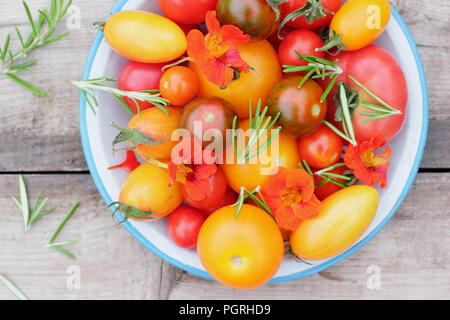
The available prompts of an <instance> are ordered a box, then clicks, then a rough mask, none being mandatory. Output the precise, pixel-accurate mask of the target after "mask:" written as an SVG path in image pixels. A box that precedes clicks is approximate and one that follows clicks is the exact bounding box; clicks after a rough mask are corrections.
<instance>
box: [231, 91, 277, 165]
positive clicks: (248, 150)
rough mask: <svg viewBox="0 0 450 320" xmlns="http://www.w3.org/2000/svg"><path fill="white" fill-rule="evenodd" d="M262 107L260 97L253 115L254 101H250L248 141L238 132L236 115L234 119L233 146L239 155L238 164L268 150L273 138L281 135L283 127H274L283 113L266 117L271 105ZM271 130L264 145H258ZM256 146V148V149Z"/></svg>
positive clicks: (236, 154)
mask: <svg viewBox="0 0 450 320" xmlns="http://www.w3.org/2000/svg"><path fill="white" fill-rule="evenodd" d="M261 107H262V101H261V99H260V100H259V101H258V105H257V107H256V112H255V115H254V116H252V114H253V107H252V102H251V101H250V103H249V112H250V118H249V121H250V125H249V127H250V128H249V132H250V134H249V138H248V142H247V143H245V138H243V137H242V136H241V135H240V134H239V133H237V130H238V117H237V116H236V117H235V118H234V120H233V128H232V137H233V148H234V154H235V156H236V157H237V163H238V164H244V163H246V162H248V161H249V160H250V159H253V158H255V157H257V156H258V155H259V154H260V153H261V152H262V151H264V150H266V149H267V148H268V147H269V146H270V145H271V144H272V140H273V139H274V138H275V137H276V136H277V135H279V133H280V131H281V127H277V128H275V129H274V130H272V128H273V127H274V126H275V124H276V123H277V121H278V119H279V118H280V115H281V113H278V114H277V115H276V116H275V117H274V118H273V119H272V116H268V117H267V118H266V115H267V112H268V110H269V107H265V108H264V109H263V110H261ZM270 130H272V132H271V133H270V136H269V137H268V138H267V140H266V141H265V142H264V143H263V144H262V145H260V146H258V145H259V143H260V142H261V138H262V137H264V136H265V135H266V134H267V133H268V132H269V131H270ZM256 147H258V148H256ZM255 148H256V150H254V149H255ZM242 149H243V150H242ZM253 150H254V151H253Z"/></svg>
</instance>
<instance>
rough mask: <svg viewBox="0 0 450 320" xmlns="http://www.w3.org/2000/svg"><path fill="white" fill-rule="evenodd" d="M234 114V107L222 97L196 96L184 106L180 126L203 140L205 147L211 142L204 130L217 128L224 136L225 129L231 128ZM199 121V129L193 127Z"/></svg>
mask: <svg viewBox="0 0 450 320" xmlns="http://www.w3.org/2000/svg"><path fill="white" fill-rule="evenodd" d="M236 115H237V114H236V111H235V110H234V107H233V106H232V105H231V104H230V103H228V102H227V101H225V100H223V99H220V98H216V97H212V98H207V97H202V98H197V99H195V100H193V101H191V103H189V104H188V105H186V106H185V107H184V109H183V113H182V114H181V119H180V127H181V128H184V129H187V130H189V131H190V132H191V134H193V135H195V137H196V138H197V140H198V141H203V146H204V147H206V146H208V145H209V144H211V143H212V142H213V141H209V139H207V138H208V137H205V133H206V131H208V130H210V129H215V130H219V131H220V132H221V134H222V137H223V138H225V137H226V130H227V129H231V128H232V126H233V119H234V118H235V117H236ZM199 123H201V125H202V128H201V129H202V130H201V131H199V128H196V127H195V126H196V125H198V124H199ZM198 134H201V136H197V135H198ZM206 140H208V141H206ZM211 140H212V137H211Z"/></svg>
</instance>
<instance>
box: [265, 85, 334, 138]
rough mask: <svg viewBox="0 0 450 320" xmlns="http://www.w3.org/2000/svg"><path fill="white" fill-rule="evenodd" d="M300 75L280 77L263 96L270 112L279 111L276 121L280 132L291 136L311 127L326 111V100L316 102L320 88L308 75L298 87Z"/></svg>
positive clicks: (316, 123)
mask: <svg viewBox="0 0 450 320" xmlns="http://www.w3.org/2000/svg"><path fill="white" fill-rule="evenodd" d="M301 79H302V77H289V78H285V79H282V80H281V81H280V82H278V83H277V84H276V85H275V87H274V88H273V89H272V91H271V93H270V94H269V97H268V99H267V105H268V106H269V112H270V114H271V115H272V116H276V115H277V114H278V113H280V114H281V116H280V118H279V124H280V125H281V126H282V127H283V132H284V133H286V134H289V135H291V136H295V137H301V136H304V135H306V134H308V133H310V132H312V131H314V129H316V128H317V127H318V126H319V125H320V124H321V123H322V121H323V120H325V117H326V114H327V102H326V101H324V102H323V103H322V102H320V98H321V96H322V94H323V91H322V88H321V87H320V86H319V85H318V84H317V83H316V82H315V81H313V80H311V79H309V80H307V81H306V82H305V83H304V84H303V86H302V87H301V88H300V89H299V88H298V85H299V83H300V81H301Z"/></svg>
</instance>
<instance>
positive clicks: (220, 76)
mask: <svg viewBox="0 0 450 320" xmlns="http://www.w3.org/2000/svg"><path fill="white" fill-rule="evenodd" d="M206 26H207V28H208V31H209V33H208V34H207V35H206V37H205V36H204V35H203V33H202V32H201V31H199V30H195V29H194V30H192V31H190V32H189V34H188V36H187V40H188V48H187V51H188V55H189V57H190V58H191V59H192V60H193V61H195V63H197V64H198V66H199V68H200V70H201V71H202V72H203V74H204V75H205V76H206V78H207V79H208V80H209V81H210V82H212V83H214V84H216V85H218V86H220V87H226V86H228V84H229V83H230V82H231V81H232V80H233V79H234V72H235V70H238V71H241V72H249V71H250V66H249V65H248V64H247V63H246V62H245V61H243V60H242V58H241V55H240V54H239V51H238V49H237V48H236V46H237V45H240V44H244V43H247V42H249V41H250V36H249V35H246V34H244V33H243V32H242V31H241V30H240V29H239V28H238V27H235V26H232V25H224V26H222V27H221V26H220V23H219V21H218V20H217V18H216V12H215V11H209V12H208V13H207V14H206Z"/></svg>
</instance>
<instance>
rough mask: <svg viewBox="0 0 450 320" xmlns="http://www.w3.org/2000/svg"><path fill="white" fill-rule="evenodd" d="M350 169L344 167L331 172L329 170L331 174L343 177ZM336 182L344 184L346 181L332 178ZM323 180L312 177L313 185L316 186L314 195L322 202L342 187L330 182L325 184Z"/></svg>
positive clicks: (316, 176) (315, 176)
mask: <svg viewBox="0 0 450 320" xmlns="http://www.w3.org/2000/svg"><path fill="white" fill-rule="evenodd" d="M349 170H350V169H349V168H347V167H346V166H343V167H339V168H336V169H333V170H330V172H331V173H335V174H339V175H345V173H346V171H349ZM334 179H335V180H336V181H339V182H341V183H344V184H345V183H346V181H344V180H342V179H339V178H334ZM323 180H324V179H323V178H322V177H319V176H318V175H314V183H315V185H316V189H315V191H314V194H315V195H316V197H317V198H318V199H319V200H320V201H323V200H325V199H326V198H328V197H329V196H331V195H332V194H334V193H336V192H338V191H339V190H342V187H340V186H338V185H337V184H335V183H332V182H327V183H325V184H323V183H324V181H323Z"/></svg>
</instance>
